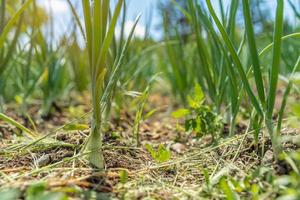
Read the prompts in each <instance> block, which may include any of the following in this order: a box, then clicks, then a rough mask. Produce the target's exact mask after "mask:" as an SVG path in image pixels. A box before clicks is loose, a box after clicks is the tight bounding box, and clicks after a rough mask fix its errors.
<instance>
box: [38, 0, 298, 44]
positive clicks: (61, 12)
mask: <svg viewBox="0 0 300 200" xmlns="http://www.w3.org/2000/svg"><path fill="white" fill-rule="evenodd" d="M71 1H72V3H73V5H74V6H75V7H77V9H78V11H79V13H81V7H80V4H79V3H80V2H81V1H80V0H71ZM158 1H159V0H127V2H128V4H127V6H128V17H127V21H126V23H125V32H126V33H125V34H129V32H130V29H131V27H132V26H133V23H134V20H135V18H136V16H137V15H138V14H141V15H142V16H141V20H140V21H139V24H138V25H137V27H136V30H135V36H137V37H143V35H144V32H145V24H146V21H147V18H149V15H150V11H152V12H153V13H152V15H151V16H152V21H151V22H152V26H151V31H150V35H151V36H152V37H153V38H154V39H159V38H160V37H161V33H160V31H159V30H158V29H157V25H158V24H159V20H160V17H159V16H158V13H157V9H156V8H157V3H158ZM164 1H166V0H164ZM114 2H116V0H112V3H114ZM214 2H217V0H212V3H214ZM228 2H230V0H224V4H225V7H226V5H228ZM274 2H275V0H269V7H270V9H271V10H272V11H274V12H272V15H273V16H272V17H274V15H275V9H276V3H274ZM285 2H286V1H285ZM38 3H39V5H41V6H43V7H45V9H46V10H47V11H49V10H50V9H49V7H51V8H52V10H53V15H54V29H55V33H56V34H55V35H56V39H58V38H59V37H60V36H61V35H62V34H64V33H68V32H70V31H69V29H70V25H71V24H72V23H73V20H72V13H71V11H70V8H69V6H68V4H67V0H38ZM216 10H218V8H217V7H216ZM285 16H286V17H287V18H288V19H289V20H294V19H293V17H292V10H291V8H290V7H289V6H288V4H287V3H286V4H285ZM116 32H120V27H117V30H116Z"/></svg>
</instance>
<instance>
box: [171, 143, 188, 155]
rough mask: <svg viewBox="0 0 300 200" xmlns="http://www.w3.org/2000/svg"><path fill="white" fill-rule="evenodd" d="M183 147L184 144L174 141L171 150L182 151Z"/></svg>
mask: <svg viewBox="0 0 300 200" xmlns="http://www.w3.org/2000/svg"><path fill="white" fill-rule="evenodd" d="M185 148H186V147H185V145H183V144H181V143H175V144H172V146H171V150H173V151H175V152H176V153H182V152H183V151H184V150H185Z"/></svg>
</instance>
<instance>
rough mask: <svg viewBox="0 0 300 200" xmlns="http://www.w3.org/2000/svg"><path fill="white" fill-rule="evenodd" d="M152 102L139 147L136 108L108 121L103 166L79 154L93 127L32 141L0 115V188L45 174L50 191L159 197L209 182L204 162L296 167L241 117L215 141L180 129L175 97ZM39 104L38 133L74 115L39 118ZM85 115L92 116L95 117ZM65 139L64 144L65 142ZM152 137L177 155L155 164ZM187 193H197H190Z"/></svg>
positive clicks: (215, 167)
mask: <svg viewBox="0 0 300 200" xmlns="http://www.w3.org/2000/svg"><path fill="white" fill-rule="evenodd" d="M149 101H150V105H151V107H158V105H160V107H158V108H159V109H158V111H157V112H156V113H155V114H154V115H153V116H152V117H151V118H150V119H148V120H146V121H143V122H142V123H141V126H140V139H141V146H140V147H135V146H134V144H135V143H134V141H133V140H132V138H133V135H132V133H133V124H134V115H133V114H132V113H128V112H123V113H121V117H120V118H118V119H112V120H111V123H110V124H108V125H107V126H106V128H105V130H106V131H105V132H106V133H105V137H104V147H103V148H104V157H105V171H104V172H99V171H95V170H94V169H92V168H90V167H89V166H88V164H87V163H86V162H85V160H84V157H83V156H80V149H81V147H82V145H83V144H84V141H85V138H86V136H87V135H88V134H89V131H88V130H83V131H82V130H81V131H79V130H76V131H65V130H63V129H59V130H58V131H57V132H55V133H54V134H53V135H52V136H51V139H52V140H51V142H50V143H47V142H46V140H42V141H41V142H39V143H37V144H35V145H32V146H29V147H26V145H28V143H29V142H31V141H28V140H24V138H23V139H22V137H20V135H21V132H20V130H18V129H16V128H15V127H12V126H11V125H7V124H6V123H4V122H0V132H1V135H0V137H1V139H0V148H1V151H0V172H1V174H5V175H6V176H8V177H11V178H9V179H5V178H4V179H1V180H0V187H2V186H5V187H19V188H22V189H23V191H25V189H26V188H27V187H28V186H29V185H30V184H32V183H33V182H35V181H38V180H44V181H46V182H47V186H48V189H49V190H51V191H55V190H56V189H57V188H62V187H74V186H76V187H79V188H81V189H82V190H83V191H85V190H93V191H96V192H102V193H109V194H110V195H112V196H114V197H117V198H119V197H121V196H122V195H123V194H124V193H125V192H127V193H128V194H129V193H130V192H129V191H130V190H132V191H134V196H135V197H136V199H142V198H143V197H145V196H147V195H149V192H150V193H151V194H153V195H154V196H155V195H157V196H158V197H159V198H158V199H173V197H176V198H178V196H176V193H185V192H182V190H183V189H182V188H189V189H190V190H193V188H199V187H200V186H201V185H203V183H204V181H205V180H204V175H203V169H206V170H208V171H209V172H210V174H211V175H213V174H215V173H216V172H217V171H221V172H224V173H227V174H231V175H232V176H243V175H244V174H245V173H247V172H249V171H251V170H252V169H255V168H256V167H257V166H260V165H266V166H271V167H272V168H273V169H274V170H275V172H276V173H277V174H288V173H289V172H290V170H291V169H290V167H289V165H287V163H285V162H283V161H280V162H275V160H274V155H273V151H272V148H271V141H270V139H269V138H268V137H262V136H261V138H260V141H261V142H260V143H259V144H258V145H255V144H254V143H253V136H252V135H251V134H245V132H246V128H247V127H246V126H245V125H244V124H242V123H240V124H238V125H237V127H236V130H237V134H236V135H235V136H234V137H228V125H227V124H224V130H223V135H222V137H221V138H220V139H219V140H218V143H217V144H215V143H212V141H211V138H210V137H209V136H207V137H203V138H201V139H197V138H195V136H194V135H193V134H187V133H185V131H184V130H183V129H180V128H179V126H177V125H176V124H180V123H182V122H180V121H178V120H175V119H173V118H171V117H170V112H169V109H168V106H167V105H170V102H169V100H168V99H167V98H165V97H159V96H155V95H154V96H150V99H149ZM56 106H57V107H58V106H59V105H56ZM76 106H82V107H83V108H84V109H83V110H84V111H85V112H87V111H89V109H88V108H89V106H88V105H86V104H80V103H79V104H76ZM76 106H75V107H76ZM15 109H16V108H15V107H14V106H12V107H8V108H7V111H6V114H7V115H8V116H10V117H12V118H14V119H15V120H16V121H18V122H19V123H21V124H23V125H25V126H26V127H29V128H31V129H34V126H33V125H32V124H31V122H30V120H28V118H26V117H24V116H22V115H17V114H15V113H16V112H15ZM38 110H39V108H38V106H37V105H32V106H31V107H30V109H29V113H28V114H29V115H30V116H31V117H32V120H33V121H34V122H36V124H35V126H36V127H38V132H39V133H42V134H47V133H49V130H55V129H56V128H57V127H60V126H62V125H64V124H66V123H67V122H68V121H69V120H70V119H71V120H72V117H71V116H70V112H69V108H68V107H64V106H60V107H58V108H56V112H54V114H52V115H51V116H48V117H47V118H40V117H39V116H38V114H37V113H38ZM57 110H59V112H57ZM80 121H81V122H83V123H88V121H89V118H88V117H87V118H84V119H81V120H80ZM283 134H286V135H288V136H295V135H297V132H296V131H294V130H285V131H284V132H283ZM56 143H57V144H56ZM61 143H64V144H65V145H60V144H61ZM146 143H149V144H151V145H152V146H154V147H157V146H158V145H159V144H164V145H165V146H166V147H167V149H170V151H171V152H172V158H171V160H170V161H167V162H165V163H157V162H156V161H155V160H153V159H152V157H151V155H150V154H149V152H148V151H147V150H146V149H145V148H144V146H145V144H146ZM66 144H67V145H66ZM284 148H285V150H286V151H290V150H295V149H298V148H299V146H297V145H296V144H294V143H292V142H285V143H284ZM225 166H226V167H225ZM124 170H125V171H126V172H127V173H128V180H127V183H126V184H121V183H120V172H122V171H124ZM162 185H164V187H162ZM139 186H143V187H144V191H140V190H139ZM166 186H168V187H166ZM129 188H130V189H129ZM158 188H159V189H158ZM179 188H181V189H179ZM190 190H187V191H190ZM185 195H187V196H190V197H191V198H193V196H192V193H190V194H185ZM69 196H70V197H72V198H74V199H76V198H79V199H80V198H81V196H80V195H78V194H74V193H72V192H71V193H69Z"/></svg>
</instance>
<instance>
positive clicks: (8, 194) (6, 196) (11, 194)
mask: <svg viewBox="0 0 300 200" xmlns="http://www.w3.org/2000/svg"><path fill="white" fill-rule="evenodd" d="M19 196H20V190H19V189H5V190H1V191H0V197H1V199H3V200H15V199H18V198H19Z"/></svg>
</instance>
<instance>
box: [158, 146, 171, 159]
mask: <svg viewBox="0 0 300 200" xmlns="http://www.w3.org/2000/svg"><path fill="white" fill-rule="evenodd" d="M157 153H158V157H157V160H158V161H159V162H166V161H168V160H170V158H171V152H170V151H168V150H167V149H166V148H165V146H164V145H163V144H160V145H159V147H158V151H157Z"/></svg>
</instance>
